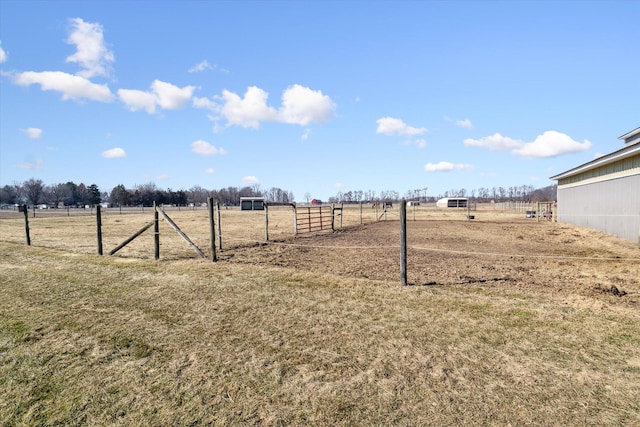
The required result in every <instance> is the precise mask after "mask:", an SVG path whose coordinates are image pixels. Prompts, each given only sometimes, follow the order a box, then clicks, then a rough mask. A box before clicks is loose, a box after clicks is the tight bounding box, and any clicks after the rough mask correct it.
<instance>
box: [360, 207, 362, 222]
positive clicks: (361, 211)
mask: <svg viewBox="0 0 640 427" xmlns="http://www.w3.org/2000/svg"><path fill="white" fill-rule="evenodd" d="M360 225H362V202H360Z"/></svg>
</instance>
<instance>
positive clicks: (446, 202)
mask: <svg viewBox="0 0 640 427" xmlns="http://www.w3.org/2000/svg"><path fill="white" fill-rule="evenodd" d="M468 204H469V199H468V198H466V197H444V198H442V199H440V200H438V201H437V202H436V206H437V207H439V208H466V207H467V205H468Z"/></svg>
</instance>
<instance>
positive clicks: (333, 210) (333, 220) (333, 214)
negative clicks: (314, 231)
mask: <svg viewBox="0 0 640 427" xmlns="http://www.w3.org/2000/svg"><path fill="white" fill-rule="evenodd" d="M320 212H322V208H320ZM320 224H322V217H321V218H320ZM335 224H336V205H335V203H331V231H336V225H335ZM321 228H322V227H321Z"/></svg>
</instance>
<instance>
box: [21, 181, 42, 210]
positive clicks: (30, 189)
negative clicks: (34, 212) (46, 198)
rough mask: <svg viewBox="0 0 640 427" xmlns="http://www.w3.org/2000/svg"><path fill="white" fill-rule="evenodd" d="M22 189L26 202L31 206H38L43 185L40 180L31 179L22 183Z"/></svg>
mask: <svg viewBox="0 0 640 427" xmlns="http://www.w3.org/2000/svg"><path fill="white" fill-rule="evenodd" d="M23 187H24V191H25V196H26V198H27V201H28V202H29V203H30V204H32V205H33V206H36V205H37V204H39V203H40V201H41V199H42V196H43V194H44V184H43V183H42V180H41V179H34V178H31V179H30V180H28V181H25V182H24V184H23Z"/></svg>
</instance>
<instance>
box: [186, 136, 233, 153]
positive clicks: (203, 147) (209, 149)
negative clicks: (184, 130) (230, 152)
mask: <svg viewBox="0 0 640 427" xmlns="http://www.w3.org/2000/svg"><path fill="white" fill-rule="evenodd" d="M191 151H193V152H194V153H196V154H202V155H203V156H215V155H216V154H227V150H225V149H224V148H216V147H214V146H213V145H211V144H209V143H208V142H207V141H203V140H201V139H199V140H197V141H194V142H192V143H191Z"/></svg>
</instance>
